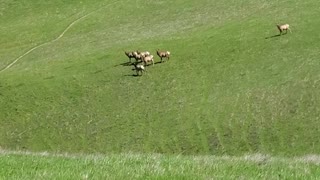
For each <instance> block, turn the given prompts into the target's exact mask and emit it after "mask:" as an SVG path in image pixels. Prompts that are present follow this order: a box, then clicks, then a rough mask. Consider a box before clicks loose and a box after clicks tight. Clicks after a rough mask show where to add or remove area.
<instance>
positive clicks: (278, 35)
mask: <svg viewBox="0 0 320 180" xmlns="http://www.w3.org/2000/svg"><path fill="white" fill-rule="evenodd" d="M286 34H287V33H285V34H277V35H273V36H269V37H266V38H265V39H270V38H275V37H280V36H282V35H286Z"/></svg>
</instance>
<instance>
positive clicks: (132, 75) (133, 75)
mask: <svg viewBox="0 0 320 180" xmlns="http://www.w3.org/2000/svg"><path fill="white" fill-rule="evenodd" d="M123 76H131V77H141V76H142V75H137V74H126V75H123Z"/></svg>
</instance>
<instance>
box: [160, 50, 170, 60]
mask: <svg viewBox="0 0 320 180" xmlns="http://www.w3.org/2000/svg"><path fill="white" fill-rule="evenodd" d="M157 55H158V56H159V57H160V59H161V62H162V58H167V59H168V60H169V58H170V52H169V51H159V49H158V50H157Z"/></svg>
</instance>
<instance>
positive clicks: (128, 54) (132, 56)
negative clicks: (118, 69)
mask: <svg viewBox="0 0 320 180" xmlns="http://www.w3.org/2000/svg"><path fill="white" fill-rule="evenodd" d="M124 53H125V54H126V55H127V56H128V58H129V61H130V62H131V58H134V55H133V52H127V51H125V52H124Z"/></svg>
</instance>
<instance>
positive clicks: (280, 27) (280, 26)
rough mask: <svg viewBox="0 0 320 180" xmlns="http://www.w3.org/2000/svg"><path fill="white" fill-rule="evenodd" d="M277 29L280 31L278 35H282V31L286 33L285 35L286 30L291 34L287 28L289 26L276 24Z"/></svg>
mask: <svg viewBox="0 0 320 180" xmlns="http://www.w3.org/2000/svg"><path fill="white" fill-rule="evenodd" d="M277 28H278V30H279V31H280V35H282V33H283V31H284V30H285V31H286V34H287V33H288V30H289V31H290V33H291V30H290V28H289V24H283V25H278V24H277Z"/></svg>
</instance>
